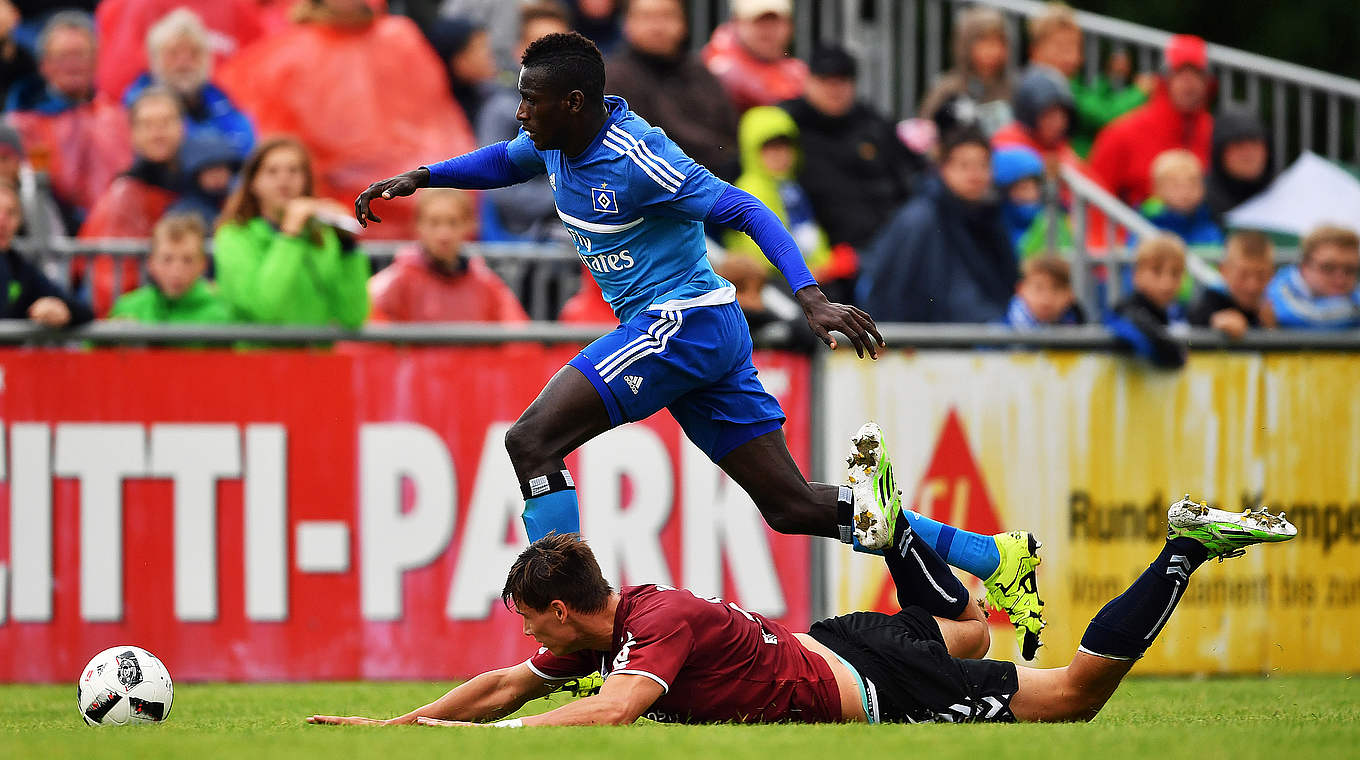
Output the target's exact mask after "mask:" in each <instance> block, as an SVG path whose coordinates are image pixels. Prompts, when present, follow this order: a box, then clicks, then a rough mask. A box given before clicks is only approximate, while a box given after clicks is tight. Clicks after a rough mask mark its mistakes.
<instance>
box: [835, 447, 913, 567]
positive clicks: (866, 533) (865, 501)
mask: <svg viewBox="0 0 1360 760" xmlns="http://www.w3.org/2000/svg"><path fill="white" fill-rule="evenodd" d="M846 464H848V465H850V474H849V481H850V490H851V491H852V492H853V493H854V495H855V514H854V519H853V523H852V525H853V528H854V534H855V540H856V541H858V542H859V545H860V546H862V547H863V548H865V549H883V548H885V547H887V546H888V545H889V544H891V543H892V539H893V529H894V527H895V526H896V524H897V516H898V515H899V514H900V513H901V511H902V492H901V491H899V490H897V482H896V481H895V480H894V479H893V471H892V462H891V461H889V459H888V448H887V446H886V445H884V443H883V431H882V430H881V429H880V428H879V427H878V425H877V424H875V423H873V422H866V423H864V424H863V425H861V426H860V429H859V431H858V432H856V433H855V435H854V437H852V438H851V439H850V456H849V457H847V458H846Z"/></svg>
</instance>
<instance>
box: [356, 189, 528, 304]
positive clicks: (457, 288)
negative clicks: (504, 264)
mask: <svg viewBox="0 0 1360 760" xmlns="http://www.w3.org/2000/svg"><path fill="white" fill-rule="evenodd" d="M476 233H477V206H476V203H475V201H473V199H472V196H471V195H469V194H468V193H465V192H462V191H459V190H449V189H430V190H423V191H421V192H420V194H419V195H418V196H417V197H416V237H417V239H418V242H417V243H415V244H414V245H411V246H407V247H405V248H402V249H401V250H399V251H397V256H396V260H395V261H393V262H392V265H391V266H389V267H388V268H386V269H384V270H382V271H381V272H378V273H377V274H375V275H373V279H371V280H369V281H368V294H369V298H370V299H371V300H372V301H373V319H374V320H375V321H376V320H381V321H391V322H527V321H528V320H529V315H527V314H525V313H524V307H523V306H520V303H519V300H518V299H516V298H515V294H514V293H512V292H511V291H510V288H509V287H507V286H506V284H505V283H504V282H502V281H501V278H500V277H497V276H496V273H495V272H492V271H491V269H490V268H489V267H487V265H486V263H485V262H483V261H482V260H481V258H480V257H476V256H469V255H467V253H466V252H465V251H464V250H463V246H464V244H465V243H467V242H468V241H469V240H472V239H474V238H475V236H476Z"/></svg>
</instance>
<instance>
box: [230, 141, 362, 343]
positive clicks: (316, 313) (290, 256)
mask: <svg viewBox="0 0 1360 760" xmlns="http://www.w3.org/2000/svg"><path fill="white" fill-rule="evenodd" d="M312 187H313V185H312V167H311V159H310V158H309V156H308V154H307V149H306V148H305V147H303V145H302V143H301V142H299V141H298V140H297V139H295V138H292V137H275V138H272V139H269V140H265V141H263V142H261V143H260V144H259V145H257V146H256V147H255V150H253V151H252V152H251V153H250V155H249V156H247V157H246V161H245V166H244V167H243V168H242V169H241V178H240V180H239V182H238V184H237V187H236V190H235V191H233V192H232V194H231V196H230V197H229V198H227V202H226V205H225V206H224V207H223V209H222V218H221V219H219V220H218V224H217V234H216V236H215V237H214V239H213V245H214V251H213V257H214V261H215V262H216V264H217V285H218V289H219V291H220V292H221V294H222V297H223V298H224V299H225V300H226V302H227V304H228V305H230V306H231V307H232V309H234V310H235V312H236V313H237V315H239V316H240V317H241V318H242V319H243V320H244V321H248V322H264V323H270V324H281V325H340V326H343V327H348V328H351V329H353V328H357V327H359V326H360V325H362V324H363V323H364V320H365V319H366V318H367V317H368V277H369V264H368V257H367V256H365V255H364V253H363V251H361V250H359V249H358V248H357V247H356V245H355V242H356V241H355V237H354V234H353V233H352V232H350V231H349V229H350V225H351V224H352V223H353V216H352V214H351V213H350V212H349V211H348V210H347V209H345V208H344V207H343V206H341V205H340V204H339V203H336V202H335V201H333V200H330V199H327V198H316V197H313V195H312V193H313V190H312ZM356 227H357V225H356Z"/></svg>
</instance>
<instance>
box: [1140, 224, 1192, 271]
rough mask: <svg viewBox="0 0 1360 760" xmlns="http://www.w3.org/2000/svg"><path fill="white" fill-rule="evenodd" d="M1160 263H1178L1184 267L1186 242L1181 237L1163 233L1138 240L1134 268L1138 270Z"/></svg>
mask: <svg viewBox="0 0 1360 760" xmlns="http://www.w3.org/2000/svg"><path fill="white" fill-rule="evenodd" d="M1160 264H1176V265H1177V266H1180V267H1181V268H1182V269H1183V268H1185V243H1182V242H1181V239H1180V238H1178V237H1176V236H1175V235H1171V234H1166V233H1163V234H1160V235H1152V236H1149V237H1146V238H1143V239H1142V240H1140V241H1138V249H1137V250H1136V251H1135V252H1134V260H1133V268H1134V269H1135V270H1138V269H1142V268H1143V267H1150V266H1157V265H1160Z"/></svg>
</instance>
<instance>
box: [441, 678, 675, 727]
mask: <svg viewBox="0 0 1360 760" xmlns="http://www.w3.org/2000/svg"><path fill="white" fill-rule="evenodd" d="M662 694H665V689H663V688H662V686H661V684H659V683H657V682H656V681H654V680H652V679H650V678H648V677H646V676H637V675H632V674H629V673H615V674H614V675H612V676H610V677H609V678H608V679H606V680H605V682H604V687H603V688H602V689H600V693H599V694H596V695H594V696H591V697H586V698H585V699H578V700H576V701H575V702H571V703H569V704H565V705H563V706H561V707H559V708H557V709H556V710H550V711H548V712H545V713H543V714H541V715H530V716H527V717H524V718H520V719H519V722H518V723H517V724H516V725H523V726H626V725H628V724H630V723H633V722H634V721H636V720H637V719H638V718H639V717H640V716H641V715H642V714H643V713H644V712H646V711H647V708H648V707H651V706H652V703H653V702H655V701H656V700H658V699H660V698H661V695H662ZM416 723H418V724H420V725H422V726H459V725H466V724H465V723H458V722H455V721H448V720H440V719H438V718H418V719H416Z"/></svg>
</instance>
